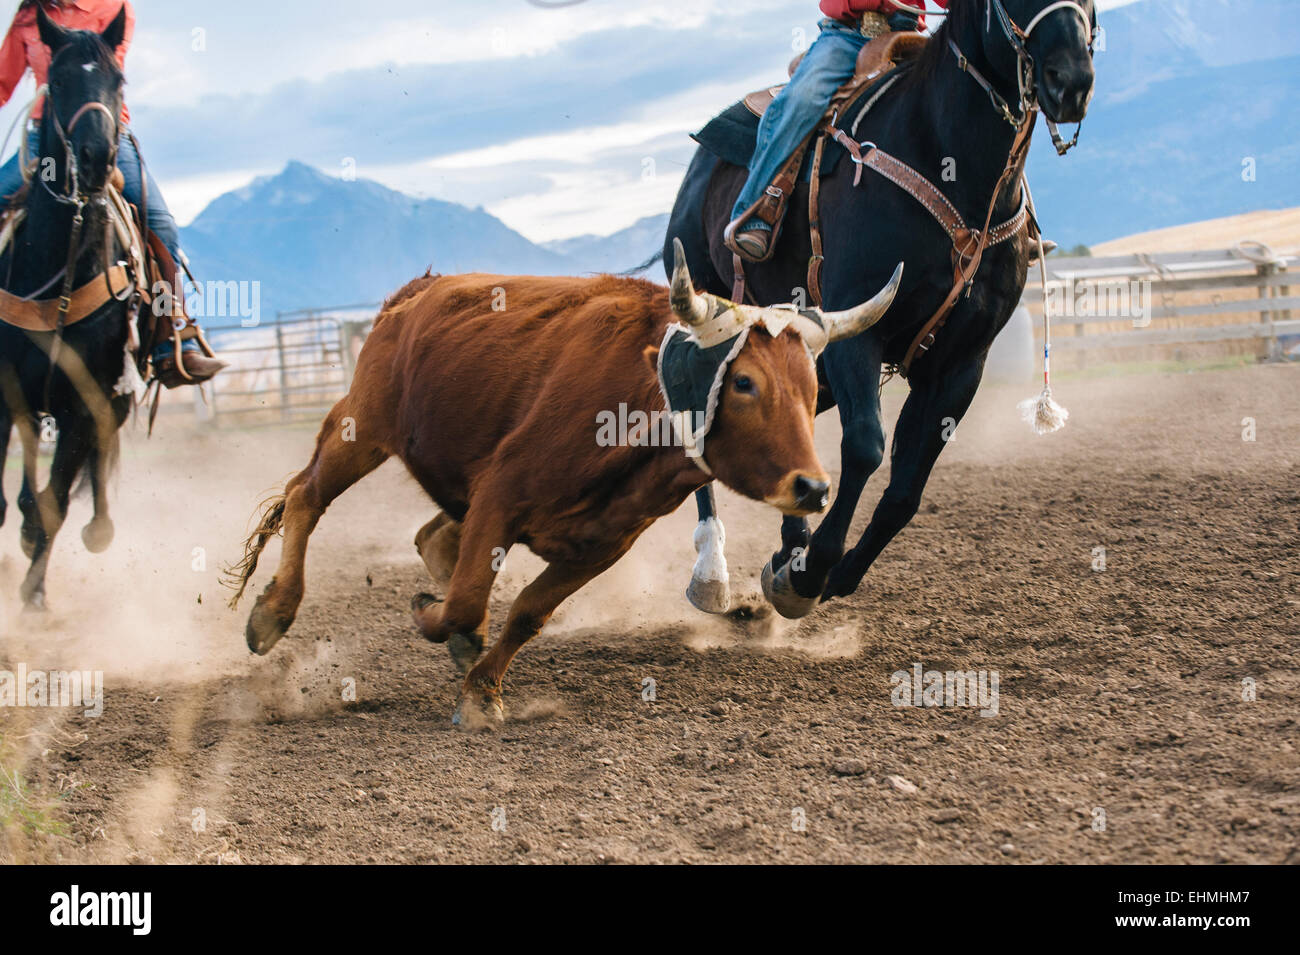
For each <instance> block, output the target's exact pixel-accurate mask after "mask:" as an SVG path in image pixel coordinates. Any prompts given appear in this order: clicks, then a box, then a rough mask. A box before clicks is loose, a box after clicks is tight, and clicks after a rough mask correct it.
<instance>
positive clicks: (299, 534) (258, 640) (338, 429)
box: [242, 398, 388, 654]
mask: <svg viewBox="0 0 1300 955" xmlns="http://www.w3.org/2000/svg"><path fill="white" fill-rule="evenodd" d="M347 401H348V399H347V398H344V399H343V400H342V401H340V402H339V403H338V404H337V405H335V406H334V409H333V410H332V411H330V413H329V415H327V416H326V418H325V423H324V424H322V425H321V429H320V434H319V435H318V436H317V437H316V450H315V452H314V453H313V454H312V458H311V461H310V462H309V463H308V465H307V467H305V468H304V469H303V470H302V471H300V472H299V473H298V474H296V475H294V476H293V477H292V478H290V479H289V483H288V484H286V485H285V489H284V497H283V498H280V499H276V500H274V501H272V502H271V503H270V505H269V507H268V508H267V512H266V514H265V516H264V517H263V519H262V523H261V526H260V527H259V528H258V530H257V531H255V532H254V537H257V538H258V541H257V543H256V544H254V543H253V539H252V538H250V539H249V545H248V555H247V556H246V557H245V569H244V573H243V575H242V576H243V577H244V579H245V580H246V579H247V577H248V576H249V575H251V573H252V571H253V568H254V567H256V555H257V553H260V551H261V548H262V547H263V546H265V543H266V540H267V539H269V537H270V536H272V535H273V534H275V533H276V532H278V531H279V530H281V529H283V530H284V546H283V547H282V548H281V551H280V566H279V567H277V568H276V571H275V576H274V577H272V578H271V582H270V583H269V584H267V586H266V589H265V590H263V591H262V593H261V595H260V596H259V597H258V598H257V602H256V603H255V604H254V605H253V610H252V612H251V613H249V615H248V624H247V625H246V626H245V628H244V637H245V639H246V640H247V642H248V649H250V650H252V651H253V652H254V653H257V654H264V653H266V652H268V651H269V650H270V649H271V648H272V647H273V646H275V645H276V643H278V642H279V640H280V638H281V637H283V636H284V634H285V632H286V631H287V630H288V629H289V627H290V626H291V625H292V624H293V619H294V617H295V616H296V615H297V613H298V605H299V604H300V603H301V602H302V594H303V563H304V561H305V559H306V557H307V540H308V538H310V537H311V533H312V531H313V530H315V529H316V522H317V521H319V520H320V517H321V515H322V514H324V513H325V509H326V508H327V507H329V506H330V504H331V503H333V501H334V499H335V498H336V497H338V496H339V495H340V494H342V493H343V492H344V491H346V490H347V489H348V488H350V487H351V486H352V485H354V484H356V483H357V482H358V481H360V480H361V479H362V478H363V477H365V476H366V475H367V474H369V473H370V472H371V471H373V470H374V469H375V468H377V467H379V465H381V464H382V463H383V462H384V460H385V459H386V458H387V457H388V454H387V453H386V452H385V451H384V450H383V449H382V448H380V447H379V446H378V445H376V444H372V443H369V442H367V441H364V440H363V439H362V437H361V436H362V435H363V434H364V433H365V429H364V428H357V429H356V434H355V435H352V439H349V438H348V437H345V435H348V434H350V433H351V432H350V431H348V430H345V429H344V428H343V427H342V421H343V419H344V418H345V417H346V416H348V415H349V414H350V413H351V412H349V411H348V410H347V408H348V406H347ZM250 557H251V559H252V563H251V565H250V564H249V559H250Z"/></svg>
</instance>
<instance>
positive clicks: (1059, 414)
mask: <svg viewBox="0 0 1300 955" xmlns="http://www.w3.org/2000/svg"><path fill="white" fill-rule="evenodd" d="M1022 184H1023V185H1024V187H1025V200H1026V202H1028V203H1029V214H1030V215H1031V216H1032V217H1033V220H1034V222H1035V223H1037V222H1038V212H1037V210H1036V209H1034V197H1033V196H1032V195H1031V194H1030V192H1029V182H1028V180H1023V179H1022ZM1034 240H1035V241H1036V242H1037V243H1038V279H1039V281H1040V282H1041V283H1042V287H1043V391H1042V393H1041V394H1039V396H1038V397H1037V398H1026V399H1025V400H1024V401H1022V402H1020V404H1018V405H1016V407H1017V408H1019V409H1020V416H1021V417H1022V418H1024V419H1025V421H1026V423H1027V424H1028V425H1029V426H1030V427H1031V428H1033V429H1034V434H1051V433H1052V432H1053V431H1060V430H1061V429H1062V428H1064V427H1065V422H1066V421H1067V420H1068V419H1069V417H1070V412H1068V411H1066V410H1065V409H1064V408H1062V407H1061V406H1060V405H1059V404H1057V403H1056V400H1055V399H1054V398H1052V322H1051V316H1050V315H1049V314H1048V312H1049V309H1048V305H1047V302H1048V299H1047V252H1046V251H1045V250H1044V249H1043V234H1042V232H1040V231H1037V230H1036V234H1035V236H1034Z"/></svg>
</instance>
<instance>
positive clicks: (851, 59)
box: [728, 0, 947, 261]
mask: <svg viewBox="0 0 1300 955" xmlns="http://www.w3.org/2000/svg"><path fill="white" fill-rule="evenodd" d="M946 5H947V0H944V2H942V3H940V4H939V6H941V7H942V6H946ZM917 6H919V4H917ZM821 9H822V12H823V13H825V14H826V19H824V20H822V21H821V23H820V28H821V32H820V34H819V35H818V37H817V39H816V40H815V41H814V42H813V45H812V46H810V47H809V48H808V52H807V53H806V54H804V58H803V60H802V61H801V62H800V63H799V67H798V69H796V70H795V73H794V76H792V77H790V82H789V83H787V84H786V86H785V88H784V89H783V90H781V92H780V93H778V94H777V96H776V99H774V100H773V101H772V104H771V105H770V106H768V108H767V111H766V112H765V113H764V114H763V118H762V120H760V121H759V124H758V140H757V142H756V144H755V147H754V156H753V158H752V159H751V160H750V162H749V179H748V180H746V182H745V187H744V188H743V189H742V190H741V191H740V196H739V197H738V198H737V199H736V205H735V207H734V208H733V209H732V210H731V220H732V225H733V227H734V226H735V225H736V220H737V219H739V218H740V217H741V216H742V215H744V213H745V212H747V211H748V210H749V209H750V207H751V206H753V205H754V203H756V202H758V200H759V199H760V198H762V196H763V191H764V190H765V189H766V188H767V187H768V186H769V185H770V184H771V182H772V179H773V178H774V177H775V176H776V174H777V171H778V170H780V168H781V166H782V165H783V164H784V163H785V161H786V160H787V159H789V158H790V157H791V156H792V155H793V154H794V151H795V150H796V149H797V148H798V147H799V144H800V143H801V142H803V140H804V137H806V136H807V135H808V134H809V133H810V132H812V131H813V128H814V127H815V126H816V125H817V121H818V120H819V119H821V118H822V115H823V114H824V113H825V112H826V107H827V106H829V105H830V102H831V97H832V96H834V95H835V91H836V90H837V89H839V88H840V87H841V86H842V85H844V83H846V82H847V81H848V80H849V79H850V78H851V77H852V76H853V69H854V67H855V66H856V65H857V62H858V54H859V53H860V52H862V47H863V46H865V45H866V42H867V36H866V33H865V32H864V30H863V27H862V18H863V16H864V15H868V16H872V17H883V16H884V15H886V14H892V15H891V16H890V18H889V27H890V28H891V29H894V30H900V29H902V30H909V29H915V28H918V26H920V27H923V26H924V21H921V22H920V23H919V24H918V21H917V18H916V17H915V16H913V15H912V14H910V13H908V12H907V11H906V10H903V11H902V12H898V11H897V5H895V4H893V3H892V2H891V0H822V3H821ZM732 232H733V230H732V229H731V228H729V229H728V234H732ZM771 239H772V227H771V226H770V225H768V224H767V223H766V222H764V221H762V220H761V219H760V218H758V217H757V216H753V217H751V218H750V219H749V221H748V222H745V223H743V224H742V225H740V226H739V227H738V231H735V232H734V235H732V242H733V243H734V246H735V249H736V251H738V252H739V253H740V255H741V256H742V257H744V258H747V259H750V260H752V261H758V260H760V259H763V258H764V257H766V255H767V252H768V246H769V244H770V243H771Z"/></svg>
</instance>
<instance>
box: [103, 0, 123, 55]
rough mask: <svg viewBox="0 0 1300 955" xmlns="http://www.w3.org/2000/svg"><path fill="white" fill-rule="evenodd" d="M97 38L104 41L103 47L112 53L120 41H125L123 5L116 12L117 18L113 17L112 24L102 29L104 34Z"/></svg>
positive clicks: (119, 44) (115, 50)
mask: <svg viewBox="0 0 1300 955" xmlns="http://www.w3.org/2000/svg"><path fill="white" fill-rule="evenodd" d="M99 38H100V39H101V40H103V41H104V46H106V47H108V48H109V49H110V50H112V51H113V52H114V53H116V52H117V48H118V47H119V46H121V45H122V41H123V40H124V39H126V4H125V3H124V4H122V6H121V8H120V9H119V10H118V11H117V16H115V17H113V22H112V23H110V24H109V25H108V26H106V27H105V28H104V32H103V33H101V34H100V35H99Z"/></svg>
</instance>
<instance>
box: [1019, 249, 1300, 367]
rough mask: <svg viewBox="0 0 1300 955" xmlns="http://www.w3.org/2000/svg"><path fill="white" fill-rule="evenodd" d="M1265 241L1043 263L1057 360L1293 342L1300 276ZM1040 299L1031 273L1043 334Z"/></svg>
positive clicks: (1028, 295)
mask: <svg viewBox="0 0 1300 955" xmlns="http://www.w3.org/2000/svg"><path fill="white" fill-rule="evenodd" d="M1293 261H1294V259H1293V258H1292V257H1289V256H1279V255H1276V254H1274V253H1273V252H1272V251H1271V250H1270V249H1268V247H1267V246H1263V245H1261V244H1258V243H1242V244H1239V245H1237V246H1235V247H1233V248H1231V249H1216V250H1210V251H1199V252H1163V253H1155V254H1150V255H1145V254H1137V255H1118V256H1105V257H1095V258H1087V257H1084V258H1057V257H1052V258H1049V259H1048V260H1047V292H1048V294H1047V298H1046V304H1047V307H1048V309H1049V316H1050V318H1051V323H1052V364H1053V367H1063V368H1071V367H1074V368H1078V367H1081V366H1084V365H1093V364H1109V363H1115V362H1131V361H1150V360H1175V361H1177V360H1189V359H1201V358H1208V357H1219V356H1223V357H1227V356H1232V355H1249V356H1253V357H1254V358H1256V359H1259V360H1274V359H1278V358H1280V357H1283V354H1284V353H1285V352H1289V351H1291V350H1293V349H1294V348H1295V347H1296V344H1297V336H1300V320H1297V319H1295V318H1293V317H1292V316H1293V314H1296V313H1297V310H1300V295H1293V294H1292V292H1293V286H1294V285H1297V284H1300V282H1298V281H1297V280H1298V279H1300V275H1297V274H1295V273H1293V272H1291V271H1289V266H1290V265H1291V264H1292V262H1293ZM1044 301H1045V300H1044V296H1043V291H1042V285H1041V282H1040V280H1039V274H1038V268H1037V266H1035V267H1034V268H1032V269H1031V270H1030V274H1029V284H1028V285H1027V286H1026V289H1025V296H1024V304H1025V305H1026V306H1028V307H1029V309H1030V311H1031V312H1032V313H1033V314H1034V316H1035V319H1036V321H1035V327H1036V329H1037V331H1036V334H1037V335H1038V336H1039V340H1040V341H1041V335H1042V331H1041V324H1042V311H1043V308H1044Z"/></svg>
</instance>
